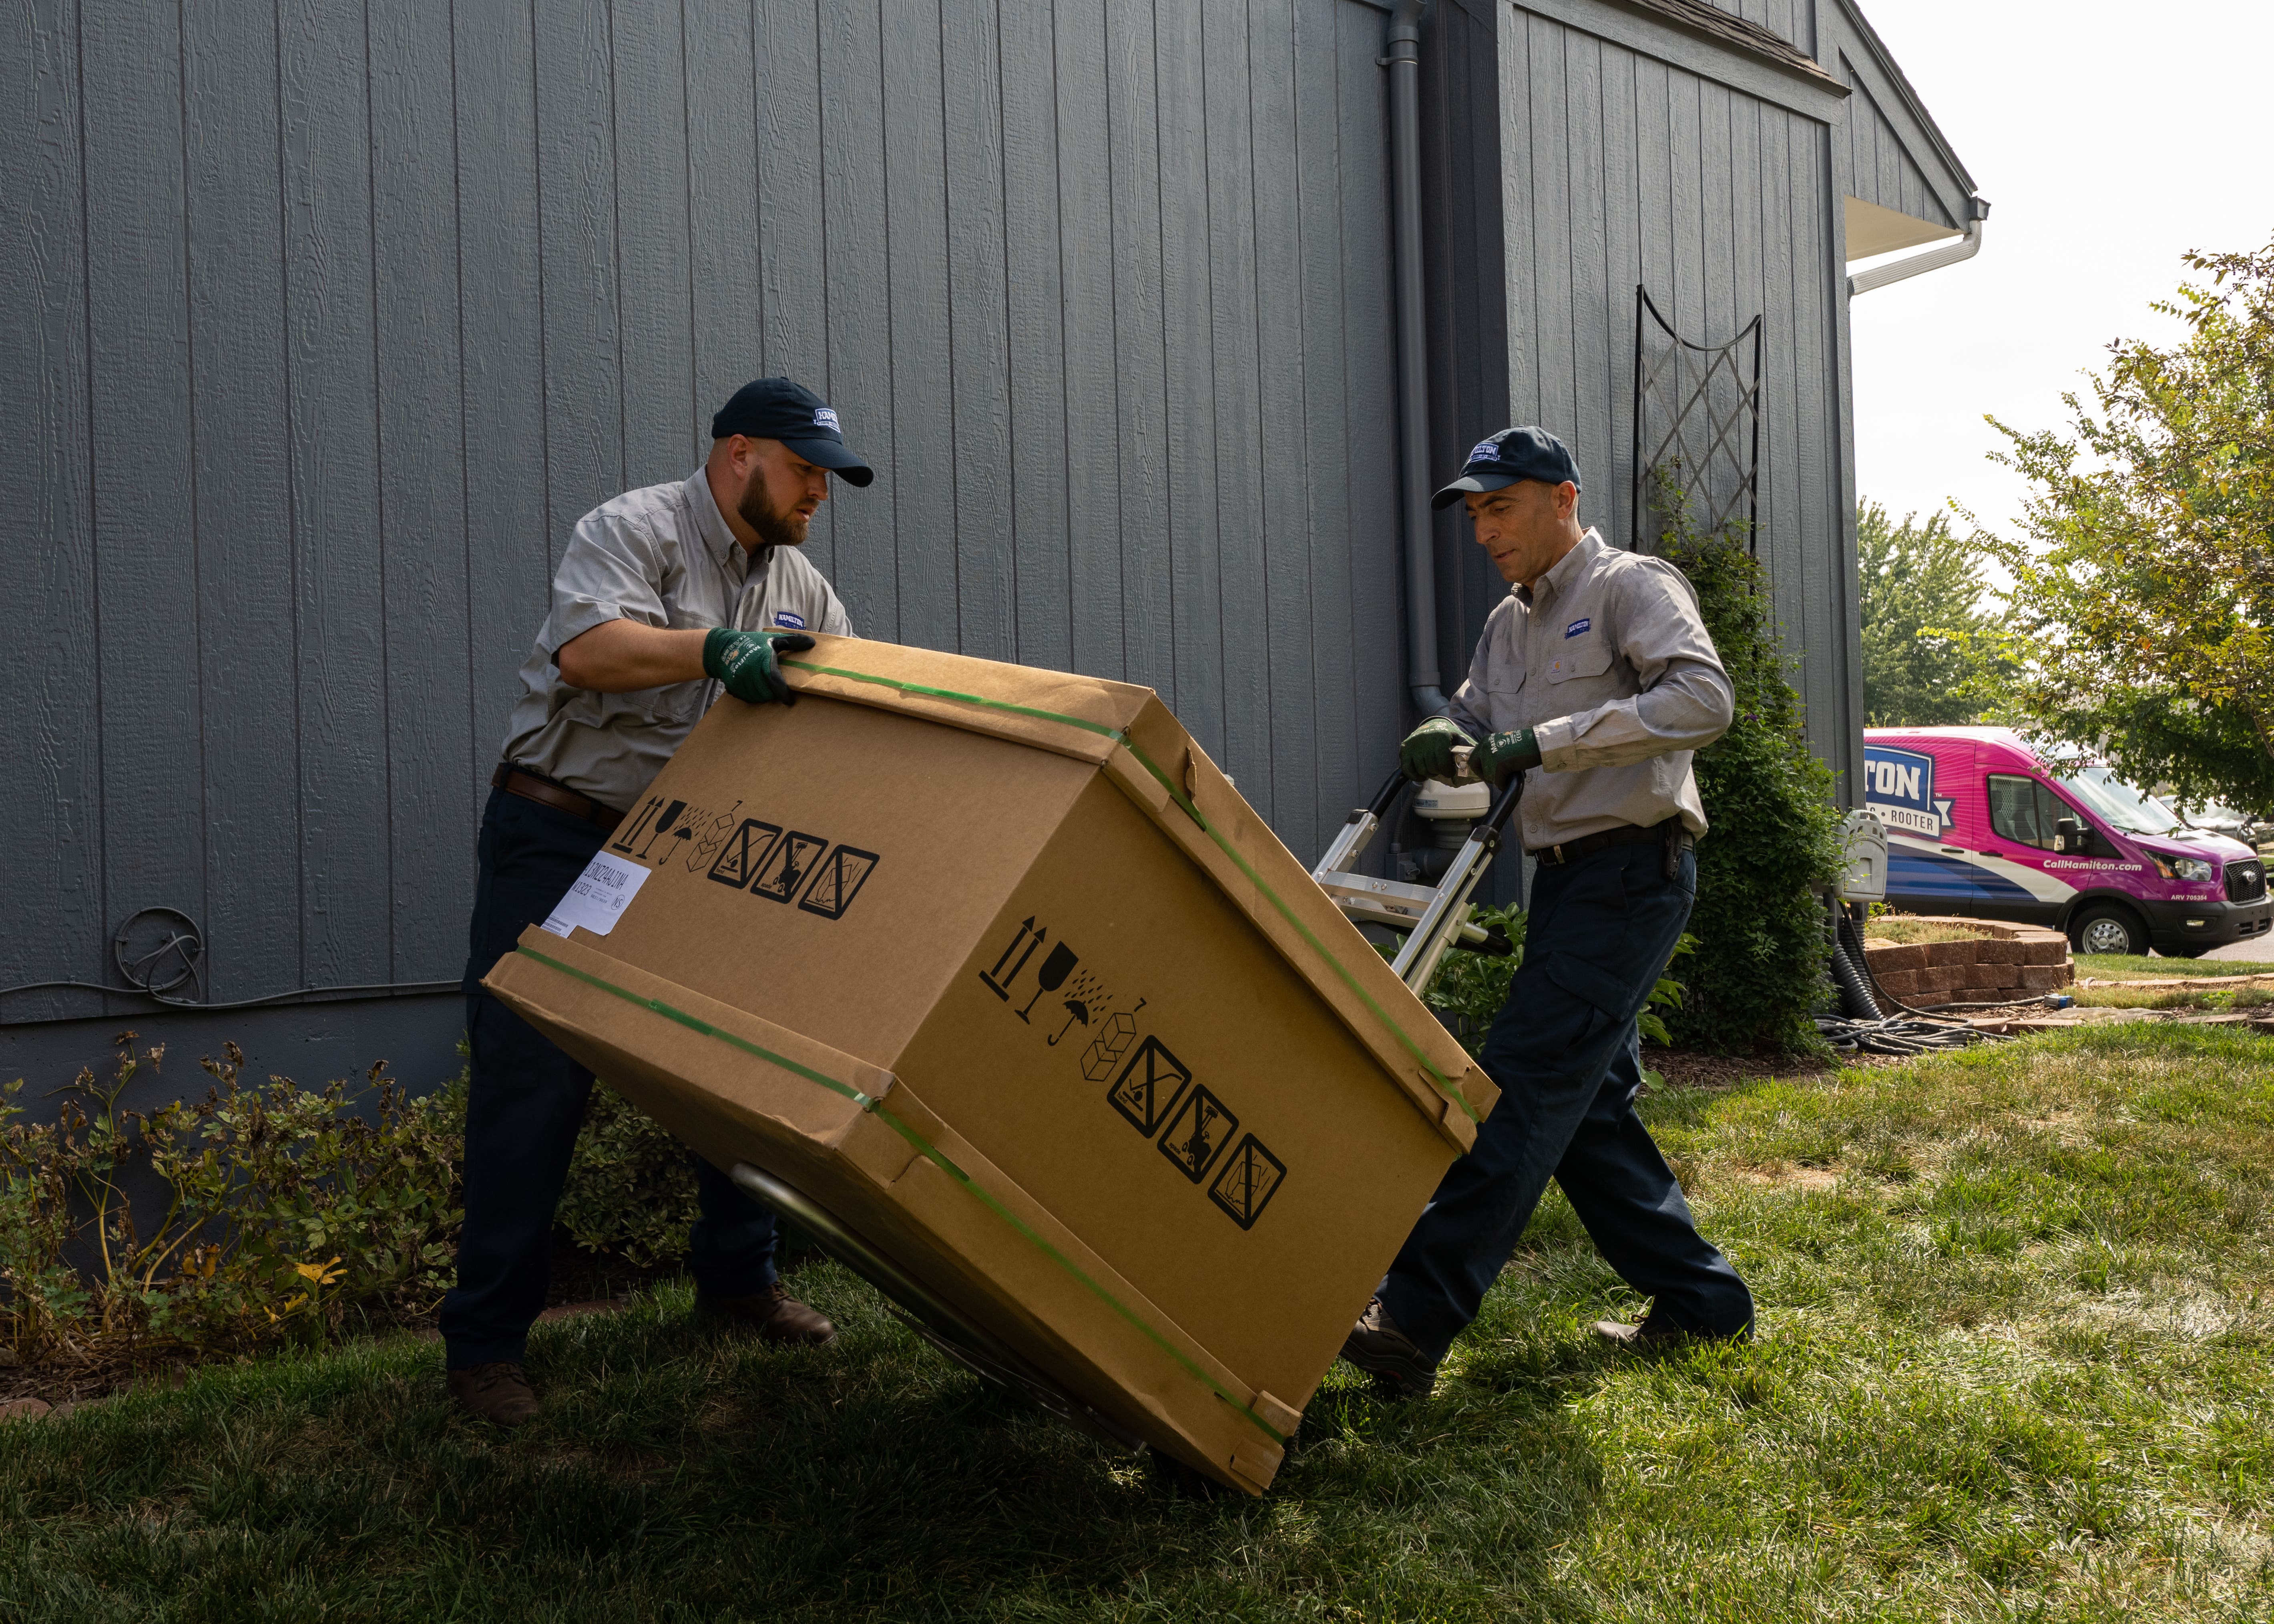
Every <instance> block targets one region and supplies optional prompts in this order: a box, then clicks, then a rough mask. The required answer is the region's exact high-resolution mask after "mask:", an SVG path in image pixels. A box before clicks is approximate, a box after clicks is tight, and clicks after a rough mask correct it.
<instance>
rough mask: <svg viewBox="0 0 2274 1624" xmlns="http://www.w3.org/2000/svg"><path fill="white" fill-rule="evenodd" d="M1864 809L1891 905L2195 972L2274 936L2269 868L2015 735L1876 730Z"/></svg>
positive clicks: (1867, 759)
mask: <svg viewBox="0 0 2274 1624" xmlns="http://www.w3.org/2000/svg"><path fill="white" fill-rule="evenodd" d="M1864 806H1865V807H1866V808H1868V809H1870V810H1871V811H1872V812H1876V813H1877V814H1879V820H1880V822H1881V823H1885V824H1886V829H1887V903H1888V906H1891V907H1894V908H1898V909H1901V910H1903V911H1904V912H1907V913H1912V914H1970V915H1972V916H1974V917H1975V918H1977V919H2008V920H2014V921H2020V922H2022V923H2025V924H2032V925H2050V926H2052V927H2053V928H2054V929H2058V930H2065V931H2067V933H2068V937H2069V940H2070V941H2071V942H2072V943H2073V944H2075V947H2076V951H2078V952H2080V953H2144V952H2146V951H2148V950H2149V948H2150V947H2151V946H2152V947H2154V948H2155V949H2156V951H2158V952H2161V953H2171V954H2178V955H2181V956H2184V957H2187V958H2194V957H2195V955H2196V954H2198V953H2202V952H2205V951H2209V950H2210V949H2211V948H2214V947H2222V946H2224V945H2225V944H2227V943H2230V942H2239V941H2244V940H2247V939H2248V938H2250V937H2253V936H2263V935H2265V934H2266V933H2267V930H2268V929H2269V927H2270V926H2274V901H2270V900H2269V899H2268V898H2267V895H2266V868H2265V865H2264V864H2263V862H2261V861H2259V857H2258V853H2256V852H2255V851H2253V850H2251V849H2250V847H2248V846H2244V845H2243V844H2241V843H2240V841H2237V840H2230V839H2226V838H2223V837H2221V836H2218V835H2212V834H2206V833H2202V832H2201V831H2196V830H2191V829H2189V828H2187V826H2186V825H2185V824H2183V823H2180V820H2179V819H2178V818H2177V817H2176V816H2173V815H2172V812H2171V811H2170V809H2169V808H2166V807H2165V806H2164V805H2163V803H2162V802H2160V801H2157V800H2155V799H2154V798H2153V797H2152V796H2149V795H2144V794H2142V793H2140V792H2139V791H2138V790H2136V789H2135V788H2133V787H2132V786H2130V785H2128V784H2127V783H2125V782H2124V781H2123V780H2122V779H2121V778H2118V777H2117V776H2116V775H2115V774H2114V773H2113V772H2112V771H2110V770H2109V769H2108V768H2107V767H2105V766H2104V765H2100V764H2098V763H2093V762H2090V761H2089V760H2077V761H2061V762H2053V761H2049V760H2047V759H2046V758H2045V757H2044V756H2039V755H2037V753H2036V752H2035V751H2033V750H2032V749H2031V748H2029V745H2028V744H2026V743H2025V742H2023V741H2022V736H2021V734H2019V733H2015V732H2014V731H2013V730H2012V729H2011V728H2006V727H1874V728H1869V729H1866V730H1865V732H1864Z"/></svg>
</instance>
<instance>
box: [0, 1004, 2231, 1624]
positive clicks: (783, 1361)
mask: <svg viewBox="0 0 2274 1624" xmlns="http://www.w3.org/2000/svg"><path fill="white" fill-rule="evenodd" d="M1650 1115H1651V1116H1652V1118H1653V1124H1654V1126H1655V1127H1656V1129H1657V1130H1658V1132H1659V1133H1660V1137H1661V1139H1662V1142H1663V1143H1664V1144H1665V1145H1666V1147H1667V1148H1668V1153H1669V1154H1670V1155H1672V1156H1674V1157H1675V1159H1676V1161H1677V1163H1678V1165H1679V1166H1680V1168H1681V1169H1682V1171H1683V1177H1684V1180H1685V1182H1686V1183H1687V1184H1689V1186H1690V1190H1691V1191H1692V1192H1693V1195H1694V1196H1695V1198H1696V1200H1697V1204H1698V1208H1699V1210H1700V1213H1701V1214H1702V1217H1703V1221H1704V1223H1705V1226H1706V1230H1707V1232H1708V1233H1709V1234H1710V1235H1712V1236H1713V1237H1716V1238H1718V1239H1719V1240H1721V1242H1722V1243H1724V1244H1727V1245H1728V1247H1729V1248H1730V1250H1731V1251H1732V1252H1733V1253H1734V1255H1735V1256H1736V1259H1738V1261H1739V1263H1740V1264H1741V1266H1742V1267H1743V1269H1744V1270H1745V1272H1746V1274H1748V1275H1749V1276H1750V1277H1751V1280H1752V1282H1753V1283H1754V1286H1755V1289H1756V1290H1757V1291H1758V1294H1759V1297H1760V1299H1761V1303H1762V1306H1763V1319H1762V1328H1763V1333H1764V1335H1763V1337H1762V1340H1760V1341H1759V1342H1757V1343H1756V1344H1754V1345H1753V1346H1751V1347H1750V1348H1711V1349H1694V1350H1687V1351H1683V1352H1678V1353H1675V1354H1672V1355H1668V1356H1660V1357H1646V1358H1642V1359H1633V1360H1630V1359H1621V1358H1618V1357H1609V1356H1607V1355H1605V1354H1603V1353H1600V1352H1598V1351H1597V1350H1594V1349H1593V1348H1591V1347H1590V1346H1588V1344H1587V1343H1586V1342H1585V1341H1584V1340H1583V1339H1582V1336H1581V1335H1580V1333H1579V1331H1578V1329H1577V1325H1578V1322H1580V1321H1581V1320H1583V1319H1591V1318H1593V1317H1596V1316H1598V1315H1600V1314H1601V1313H1603V1312H1606V1311H1611V1310H1616V1309H1620V1308H1623V1307H1624V1306H1626V1304H1624V1303H1623V1300H1622V1290H1621V1288H1620V1287H1619V1284H1618V1282H1616V1280H1615V1278H1614V1277H1613V1276H1612V1275H1611V1274H1609V1272H1608V1270H1607V1269H1605V1268H1604V1267H1603V1266H1602V1265H1601V1264H1600V1262H1599V1261H1598V1260H1597V1259H1596V1258H1595V1256H1594V1254H1593V1251H1592V1249H1591V1248H1590V1247H1589V1246H1588V1245H1587V1244H1586V1241H1585V1237H1584V1236H1583V1235H1582V1234H1581V1233H1580V1232H1579V1230H1578V1229H1577V1224H1576V1223H1575V1222H1574V1221H1573V1219H1572V1217H1571V1215H1570V1210H1569V1209H1568V1208H1567V1207H1564V1206H1563V1205H1562V1202H1561V1199H1560V1198H1556V1197H1554V1196H1551V1198H1550V1202H1549V1205H1548V1206H1547V1207H1546V1208H1545V1209H1544V1210H1543V1212H1542V1214H1541V1216H1540V1221H1539V1222H1538V1223H1537V1224H1536V1225H1535V1227H1534V1229H1533V1230H1532V1235H1531V1236H1530V1237H1529V1239H1528V1244H1527V1249H1526V1250H1525V1252H1522V1253H1521V1254H1519V1256H1518V1258H1517V1260H1516V1262H1515V1264H1514V1265H1513V1266H1512V1267H1511V1268H1510V1271H1509V1273H1508V1274H1507V1276H1506V1277H1505V1278H1504V1279H1503V1281H1502V1282H1501V1284H1500V1286H1499V1287H1498V1288H1497V1289H1495V1292H1494V1294H1493V1296H1492V1297H1491V1299H1490V1301H1489V1303H1488V1305H1487V1312H1486V1314H1485V1317H1484V1319H1482V1320H1481V1321H1480V1323H1479V1324H1478V1325H1477V1327H1475V1328H1474V1329H1473V1330H1472V1333H1471V1334H1470V1335H1469V1336H1468V1338H1467V1339H1466V1340H1465V1342H1463V1344H1462V1345H1461V1346H1460V1348H1459V1349H1458V1350H1457V1352H1456V1355H1455V1357H1454V1359H1453V1360H1452V1361H1451V1362H1450V1364H1449V1372H1448V1379H1447V1380H1445V1381H1444V1382H1443V1383H1442V1384H1441V1386H1440V1387H1439V1389H1438V1392H1437V1395H1436V1396H1435V1397H1434V1399H1432V1400H1430V1401H1429V1402H1424V1403H1416V1404H1412V1405H1407V1406H1403V1407H1399V1406H1392V1405H1387V1404H1384V1403H1382V1402H1378V1401H1376V1400H1375V1399H1374V1397H1373V1396H1372V1395H1371V1394H1370V1392H1369V1391H1368V1389H1367V1387H1364V1386H1363V1385H1362V1384H1361V1382H1360V1381H1359V1380H1358V1379H1357V1378H1355V1377H1354V1376H1352V1375H1351V1374H1350V1373H1349V1372H1341V1371H1338V1372H1337V1374H1336V1376H1335V1377H1333V1378H1332V1379H1331V1380H1329V1384H1328V1386H1327V1387H1326V1388H1325V1389H1324V1390H1322V1391H1321V1393H1320V1395H1318V1396H1317V1398H1316V1399H1314V1402H1312V1404H1311V1407H1310V1412H1309V1415H1308V1417H1307V1418H1306V1421H1305V1423H1304V1427H1303V1434H1304V1439H1303V1446H1304V1447H1303V1448H1302V1450H1301V1452H1300V1454H1299V1455H1296V1456H1295V1457H1294V1458H1293V1459H1291V1461H1290V1462H1289V1463H1288V1465H1287V1467H1286V1468H1285V1470H1284V1471H1283V1473H1282V1475H1281V1477H1280V1480H1279V1486H1278V1487H1277V1488H1276V1490H1275V1491H1274V1492H1273V1493H1272V1494H1271V1495H1270V1496H1269V1498H1268V1499H1266V1500H1261V1501H1260V1502H1258V1501H1248V1500H1238V1499H1231V1500H1181V1499H1178V1498H1176V1497H1174V1496H1172V1495H1171V1494H1168V1493H1167V1492H1164V1491H1163V1490H1161V1489H1159V1488H1157V1487H1156V1486H1155V1485H1152V1484H1151V1483H1150V1482H1149V1481H1148V1478H1147V1477H1146V1475H1145V1474H1144V1473H1143V1472H1142V1471H1141V1470H1135V1469H1133V1468H1131V1467H1129V1466H1127V1465H1126V1464H1125V1463H1120V1462H1116V1461H1114V1460H1113V1459H1111V1457H1109V1456H1107V1455H1104V1454H1103V1453H1102V1452H1101V1451H1100V1450H1099V1449H1097V1448H1096V1447H1094V1446H1092V1445H1090V1444H1088V1443H1087V1442H1085V1441H1083V1440H1081V1439H1079V1438H1077V1437H1075V1436H1073V1434H1071V1433H1069V1432H1065V1431H1062V1430H1060V1429H1058V1428H1057V1427H1055V1426H1052V1425H1046V1424H1043V1423H1042V1422H1040V1421H1037V1420H1035V1419H1032V1418H1029V1417H1026V1416H1024V1415H1022V1414H1020V1413H1019V1412H1017V1411H1015V1410H1011V1409H1009V1408H1006V1407H1005V1406H1003V1405H1001V1404H998V1402H994V1401H992V1400H990V1399H989V1398H988V1397H987V1396H985V1395H983V1393H982V1392H981V1390H980V1389H979V1387H978V1386H977V1384H976V1383H975V1381H973V1380H970V1379H968V1378H966V1377H964V1376H962V1375H960V1374H959V1373H957V1372H954V1371H953V1370H952V1369H951V1368H950V1367H948V1366H947V1365H945V1364H944V1363H943V1362H942V1361H940V1360H939V1359H938V1358H937V1357H933V1356H931V1355H930V1354H929V1353H928V1352H926V1351H924V1350H922V1349H921V1348H920V1347H919V1345H918V1344H917V1343H916V1342H915V1340H914V1339H913V1337H912V1336H910V1335H908V1334H907V1333H906V1332H904V1331H903V1330H901V1329H900V1327H898V1325H897V1323H896V1322H895V1321H893V1320H892V1319H890V1318H888V1317H887V1316H886V1315H885V1312H884V1311H883V1309H882V1308H881V1307H880V1306H879V1305H878V1304H877V1300H876V1299H875V1298H874V1297H872V1296H870V1294H869V1293H868V1292H867V1290H866V1289H865V1288H863V1287H861V1286H860V1285H858V1284H857V1283H855V1282H853V1281H851V1280H850V1279H849V1277H847V1276H846V1275H845V1274H842V1273H840V1272H839V1271H838V1270H836V1269H835V1268H834V1267H832V1266H828V1265H820V1264H817V1265H814V1266H812V1267H808V1268H807V1269H805V1270H804V1271H803V1272H802V1273H801V1274H799V1275H798V1276H797V1278H796V1281H795V1284H796V1286H797V1288H798V1289H800V1290H801V1291H802V1293H803V1294H805V1295H807V1296H809V1297H811V1298H812V1299H814V1300H815V1301H817V1302H818V1303H820V1304H823V1305H825V1307H826V1308H828V1309H829V1310H830V1311H831V1312H832V1313H834V1314H836V1315H837V1316H838V1317H839V1319H840V1321H841V1322H842V1323H843V1324H844V1325H845V1327H846V1333H847V1334H846V1335H844V1336H843V1337H842V1338H841V1339H840V1342H839V1344H838V1345H837V1346H836V1347H834V1348H832V1349H830V1350H825V1351H824V1352H822V1353H819V1354H813V1355H802V1356H798V1355H785V1354H776V1353H772V1352H769V1351H765V1350H762V1349H761V1348H759V1347H758V1346H757V1345H755V1344H752V1343H749V1342H733V1341H726V1340H719V1339H716V1338H712V1337H710V1336H707V1335H703V1334H700V1333H698V1332H697V1330H696V1329H695V1328H694V1327H693V1326H692V1325H691V1323H690V1322H689V1319H688V1318H687V1311H688V1307H689V1300H688V1296H687V1293H686V1292H685V1291H684V1290H683V1289H682V1290H666V1291H664V1292H662V1293H660V1294H659V1296H658V1297H655V1298H654V1299H653V1300H652V1301H651V1303H649V1304H646V1305H645V1306H644V1307H642V1308H638V1309H636V1310H634V1311H632V1312H626V1313H624V1314H621V1315H617V1316H614V1317H607V1318H592V1319H581V1320H570V1321H566V1322H563V1323H561V1324H559V1325H554V1326H548V1327H542V1329H541V1334H540V1336H539V1339H538V1343H537V1346H536V1350H535V1353H534V1355H533V1358H532V1363H533V1365H534V1367H535V1370H536V1372H537V1374H538V1378H539V1380H540V1381H541V1382H542V1383H543V1384H544V1386H545V1387H546V1391H547V1392H548V1394H549V1395H550V1401H551V1402H550V1408H549V1410H548V1411H547V1413H546V1417H544V1418H543V1419H542V1420H540V1421H539V1422H538V1423H537V1424H535V1425H532V1426H531V1427H530V1428H527V1429H525V1430H524V1431H523V1432H520V1433H518V1434H515V1435H511V1436H504V1435H501V1434H498V1433H495V1432H489V1431H487V1430H485V1429H484V1428H482V1427H480V1426H478V1425H474V1424H471V1423H469V1422H466V1421H462V1420H460V1419H458V1418H457V1417H455V1416H454V1415H453V1414H452V1413H451V1411H450V1410H449V1409H448V1407H447V1405H446V1403H445V1402H444V1399H443V1396H442V1389H441V1381H440V1373H439V1359H438V1357H437V1350H436V1349H435V1347H434V1346H433V1344H431V1343H426V1342H418V1341H415V1340H411V1339H409V1338H402V1339H398V1340H395V1341H392V1342H382V1343H377V1344H365V1345H360V1346H355V1347H350V1348H348V1349H346V1350H340V1351H335V1352H330V1353H326V1354H322V1355H320V1356H310V1357H304V1358H300V1359H297V1360H290V1361H283V1362H277V1363H272V1364H267V1365H260V1366H257V1367H248V1368H244V1369H237V1370H216V1371H211V1372H207V1373H205V1374H204V1375H202V1376H200V1377H197V1378H194V1379H193V1380H192V1382H191V1384H190V1386H189V1387H187V1388H186V1389H184V1390H183V1391H181V1392H178V1393H146V1394H140V1395H132V1396H129V1397H126V1398H124V1399H121V1400H118V1401H115V1402H110V1403H108V1404H103V1405H100V1406H96V1407H94V1408H92V1409H89V1410H83V1411H81V1412H79V1414H77V1415H74V1416H72V1417H69V1418H68V1419H65V1420H63V1421H59V1422H56V1421H49V1422H41V1423H36V1424H31V1425H17V1426H11V1427H9V1428H6V1429H4V1430H0V1618H4V1619H7V1620H72V1621H73V1624H87V1621H92V1620H113V1619H120V1620H123V1619H130V1618H131V1619H138V1620H139V1619H164V1620H237V1619H246V1620H252V1619H291V1620H299V1619H313V1618H317V1617H323V1618H327V1619H333V1620H362V1619H373V1620H377V1619H388V1620H429V1619H433V1620H443V1619H468V1620H471V1619H491V1618H498V1619H516V1620H566V1619H596V1620H597V1619H606V1620H619V1619H621V1620H634V1619H638V1620H681V1619H683V1620H723V1619H747V1620H795V1619H876V1620H911V1619H929V1618H946V1617H982V1618H990V1619H1003V1620H1072V1619H1122V1620H1136V1619H1159V1620H1171V1619H1174V1620H1186V1619H1198V1618H1210V1619H1215V1618H1237V1619H1258V1620H1261V1619H1288V1618H1301V1619H1312V1618H1315V1619H1324V1620H1341V1619H1398V1620H1467V1619H1476V1620H1486V1619H1510V1618H1541V1619H1557V1620H1579V1619H1631V1620H1691V1619H1713V1620H1772V1619H1773V1620H1787V1619H1864V1618H1870V1619H1905V1620H2022V1619H2029V1620H2070V1619H2074V1620H2088V1619H2089V1620H2110V1619H2127V1620H2157V1619H2172V1620H2180V1619H2186V1620H2212V1619H2218V1620H2225V1619H2233V1620H2244V1619H2253V1620H2263V1619H2266V1618H2268V1617H2269V1616H2270V1615H2274V1543H2270V1535H2274V1436H2270V1432H2269V1417H2270V1416H2274V1372H2270V1367H2269V1356H2270V1354H2274V1335H2270V1334H2269V1330H2268V1327H2267V1311H2268V1309H2269V1307H2270V1306H2274V1267H2270V1266H2274V1223H2270V1220H2274V1046H2270V1044H2269V1041H2268V1040H2266V1039H2264V1038H2263V1037H2257V1036H2254V1035H2251V1034H2245V1033H2238V1032H2234V1031H2233V1030H2231V1029H2226V1028H2216V1027H2211V1028H2205V1027H2196V1028H2175V1027H2172V1026H2147V1025H2127V1026H2112V1027H2103V1028H2099V1029H2092V1028H2082V1029H2078V1030H2075V1031H2072V1032H2067V1033H2062V1034H2054V1035H2049V1036H2045V1037H2041V1038H2034V1039H2030V1040H2028V1041H2022V1042H2014V1043H2010V1044H2004V1045H1998V1046H1994V1047H1989V1048H1984V1049H1977V1050H1974V1051H1971V1052H1969V1053H1965V1054H1962V1055H1956V1056H1937V1057H1931V1058H1927V1059H1924V1060H1920V1061H1916V1062H1910V1063H1906V1064H1901V1065H1896V1066H1886V1067H1878V1068H1871V1069H1862V1070H1855V1071H1843V1072H1838V1073H1834V1074H1830V1075H1826V1076H1820V1077H1817V1078H1813V1079H1807V1080H1804V1081H1800V1082H1789V1081H1788V1082H1775V1081H1769V1080H1755V1081H1752V1082H1748V1083H1743V1084H1739V1085H1736V1086H1731V1087H1728V1088H1723V1089H1713V1090H1683V1091H1679V1092H1675V1093H1670V1094H1667V1095H1665V1096H1662V1097H1660V1098H1658V1099H1656V1100H1654V1101H1652V1102H1651V1104H1650Z"/></svg>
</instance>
